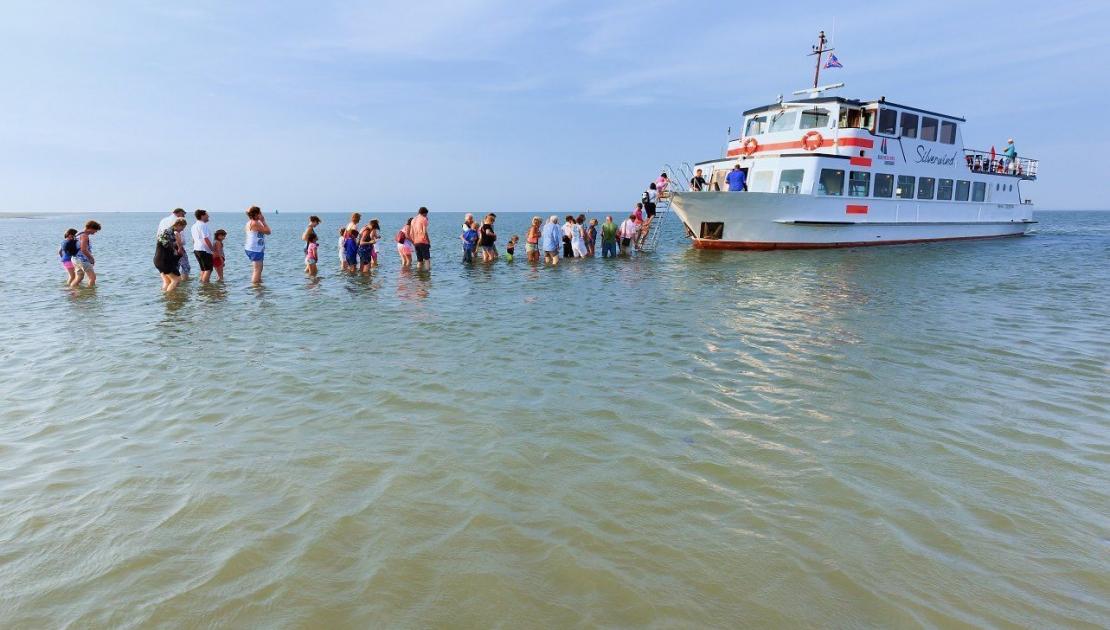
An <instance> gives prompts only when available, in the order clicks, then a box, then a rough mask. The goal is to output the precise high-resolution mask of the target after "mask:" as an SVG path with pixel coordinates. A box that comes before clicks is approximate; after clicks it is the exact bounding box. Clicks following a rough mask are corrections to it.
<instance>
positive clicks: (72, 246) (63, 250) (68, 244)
mask: <svg viewBox="0 0 1110 630" xmlns="http://www.w3.org/2000/svg"><path fill="white" fill-rule="evenodd" d="M75 253H77V230H75V229H73V228H69V229H68V230H66V233H65V236H64V237H63V238H62V246H61V247H59V248H58V258H59V259H61V262H62V269H65V270H66V274H67V275H69V278H67V279H66V283H67V284H68V283H70V282H73V278H74V276H76V275H77V272H76V271H74V270H73V255H74V254H75Z"/></svg>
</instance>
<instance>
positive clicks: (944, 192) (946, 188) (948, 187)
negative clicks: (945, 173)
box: [937, 179, 955, 201]
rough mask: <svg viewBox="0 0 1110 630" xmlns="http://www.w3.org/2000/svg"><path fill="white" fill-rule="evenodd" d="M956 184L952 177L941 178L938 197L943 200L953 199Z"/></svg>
mask: <svg viewBox="0 0 1110 630" xmlns="http://www.w3.org/2000/svg"><path fill="white" fill-rule="evenodd" d="M953 184H955V182H953V181H952V180H950V179H942V180H940V185H939V186H937V199H940V200H941V201H952V186H953Z"/></svg>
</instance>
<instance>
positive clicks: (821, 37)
mask: <svg viewBox="0 0 1110 630" xmlns="http://www.w3.org/2000/svg"><path fill="white" fill-rule="evenodd" d="M827 43H828V40H827V39H825V31H821V33H820V34H818V35H817V45H816V46H814V47H813V52H811V53H809V54H810V55H817V68H816V69H814V71H813V89H817V81H818V80H819V79H820V78H821V57H822V56H823V55H824V54H825V53H827V52H832V51H833V49H832V48H825V44H827Z"/></svg>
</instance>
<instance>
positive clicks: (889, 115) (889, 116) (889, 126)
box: [879, 109, 898, 135]
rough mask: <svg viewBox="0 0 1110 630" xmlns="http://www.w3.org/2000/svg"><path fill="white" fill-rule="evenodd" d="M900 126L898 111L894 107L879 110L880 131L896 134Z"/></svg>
mask: <svg viewBox="0 0 1110 630" xmlns="http://www.w3.org/2000/svg"><path fill="white" fill-rule="evenodd" d="M897 127H898V112H896V111H894V110H893V109H882V110H879V133H885V134H888V135H894V133H895V131H894V130H895V129H896V128H897Z"/></svg>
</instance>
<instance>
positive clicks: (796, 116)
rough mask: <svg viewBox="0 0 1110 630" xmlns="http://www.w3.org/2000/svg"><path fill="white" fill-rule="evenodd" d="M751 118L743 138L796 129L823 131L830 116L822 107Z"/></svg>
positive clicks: (784, 111) (790, 110)
mask: <svg viewBox="0 0 1110 630" xmlns="http://www.w3.org/2000/svg"><path fill="white" fill-rule="evenodd" d="M769 116H770V121H769V122H768V115H767V114H764V115H761V116H752V117H751V118H749V119H748V125H747V127H745V128H744V135H745V136H755V135H759V134H761V133H766V132H769V131H770V132H774V131H793V130H794V129H795V128H797V129H824V128H825V127H828V126H829V118H830V116H831V114H830V112H829V110H827V109H825V108H823V107H814V108H812V109H806V110H797V109H787V110H783V111H780V112H777V113H775V114H770V115H769Z"/></svg>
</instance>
